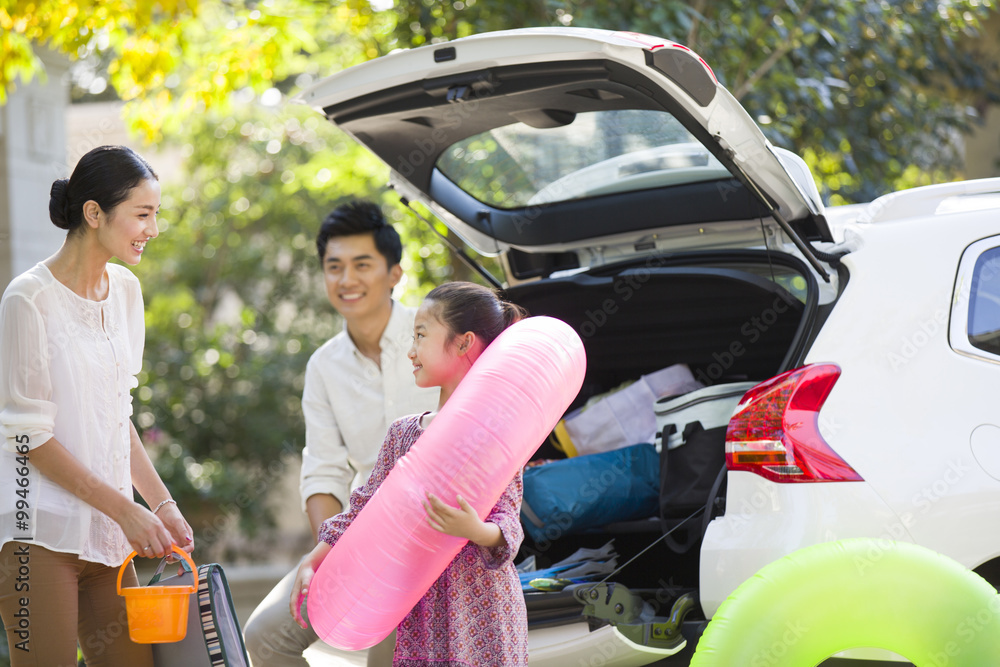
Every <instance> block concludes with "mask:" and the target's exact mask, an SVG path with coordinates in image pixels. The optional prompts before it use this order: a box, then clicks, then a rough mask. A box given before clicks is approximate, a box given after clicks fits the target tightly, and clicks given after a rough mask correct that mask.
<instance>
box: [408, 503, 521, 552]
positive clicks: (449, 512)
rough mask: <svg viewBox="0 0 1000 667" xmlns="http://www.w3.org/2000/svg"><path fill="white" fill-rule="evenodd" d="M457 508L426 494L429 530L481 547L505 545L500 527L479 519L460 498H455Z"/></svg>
mask: <svg viewBox="0 0 1000 667" xmlns="http://www.w3.org/2000/svg"><path fill="white" fill-rule="evenodd" d="M455 499H456V500H457V501H458V507H452V506H450V505H447V504H445V503H443V502H441V500H440V499H439V498H438V497H437V496H435V495H434V494H433V493H428V494H427V500H425V501H424V509H425V510H426V511H427V523H428V524H429V525H430V527H431V528H433V529H434V530H436V531H438V532H439V533H444V534H445V535H452V536H454V537H464V538H465V539H467V540H469V541H471V542H475V543H476V544H478V545H479V546H481V547H498V546H501V545H503V544H506V543H507V540H506V539H504V536H503V533H502V532H501V531H500V527H499V526H497V525H496V524H495V523H489V522H487V521H483V520H482V519H480V518H479V515H478V514H477V513H476V510H475V509H474V508H473V507H472V505H470V504H469V503H468V502H466V500H465V498H463V497H462V496H456V497H455Z"/></svg>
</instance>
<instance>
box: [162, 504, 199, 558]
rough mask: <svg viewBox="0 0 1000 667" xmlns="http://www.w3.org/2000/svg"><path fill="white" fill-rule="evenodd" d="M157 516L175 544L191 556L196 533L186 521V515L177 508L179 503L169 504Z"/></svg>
mask: <svg viewBox="0 0 1000 667" xmlns="http://www.w3.org/2000/svg"><path fill="white" fill-rule="evenodd" d="M156 516H157V517H158V518H159V519H160V521H161V522H162V523H163V526H164V528H166V529H167V531H168V532H169V533H170V537H171V538H172V539H173V541H174V544H176V545H177V546H179V547H180V548H181V549H182V550H184V551H185V552H187V553H189V554H190V553H191V552H193V551H194V537H192V535H193V534H194V533H193V531H192V530H191V526H190V524H188V522H187V521H185V520H184V515H182V514H181V511H180V510H179V509H178V508H177V503H167V504H166V505H164V506H163V507H161V508H160V511H159V512H157V513H156Z"/></svg>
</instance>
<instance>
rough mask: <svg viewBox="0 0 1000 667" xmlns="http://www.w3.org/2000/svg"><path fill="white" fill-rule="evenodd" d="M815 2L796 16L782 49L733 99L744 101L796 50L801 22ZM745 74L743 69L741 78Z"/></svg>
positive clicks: (738, 89)
mask: <svg viewBox="0 0 1000 667" xmlns="http://www.w3.org/2000/svg"><path fill="white" fill-rule="evenodd" d="M813 2H814V0H809V2H807V3H806V4H805V5H804V6H803V7H802V9H801V10H800V11H799V13H798V14H796V15H795V28H794V29H793V31H792V34H790V35H789V36H788V39H787V40H786V41H785V43H784V44H783V45H782V46H781V48H778V49H776V50H774V51H772V52H771V55H769V56H768V57H767V59H766V60H765V61H764V62H763V63H761V65H760V67H758V68H757V69H756V70H754V72H753V74H751V75H750V76H749V77H747V79H746V81H743V82H742V83H740V84H739V85H738V86H737V88H736V90H735V92H734V93H733V97H735V98H736V100H737V101H739V100H741V99H743V96H744V95H746V94H747V93H749V92H750V91H751V90H753V87H754V86H755V85H757V82H758V81H760V80H761V79H762V78H764V75H765V74H767V73H768V71H770V69H771V68H772V67H774V66H775V65H776V64H777V63H778V61H779V60H781V59H782V58H784V57H785V56H787V55H788V54H789V53H790V52H791V50H792V49H793V48H795V40H796V39H798V37H799V36H800V35H802V28H800V27H799V26H800V25H801V20H802V19H803V18H804V17H806V16H809V11H810V10H811V9H812V6H813ZM745 72H746V69H745V68H741V71H740V76H742V75H743V74H744V73H745Z"/></svg>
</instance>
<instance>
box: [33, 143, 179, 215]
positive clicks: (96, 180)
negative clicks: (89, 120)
mask: <svg viewBox="0 0 1000 667" xmlns="http://www.w3.org/2000/svg"><path fill="white" fill-rule="evenodd" d="M147 179H151V180H154V181H155V180H159V176H157V175H156V172H155V171H153V168H152V167H150V166H149V163H148V162H146V161H145V160H143V159H142V158H141V157H140V156H139V155H138V154H137V153H136V152H135V151H133V150H132V149H131V148H126V147H125V146H99V147H97V148H95V149H93V150H92V151H90V152H89V153H87V154H86V155H84V156H83V157H82V158H80V161H79V162H77V163H76V168H75V169H73V174H72V175H71V176H70V177H69V178H61V179H59V180H58V181H56V182H55V183H53V184H52V189H51V190H50V191H49V218H51V219H52V223H53V224H54V225H55V226H56V227H58V228H60V229H67V230H69V231H70V232H72V231H74V230H76V229H77V228H79V227H80V224H81V223H82V222H83V205H84V204H85V203H86V202H88V201H90V200H93V201H95V202H97V205H98V206H100V207H101V210H102V211H104V212H105V213H107V214H110V213H111V211H112V210H114V208H115V206H118V204H121V203H122V202H123V201H125V200H126V199H128V195H129V192H131V191H132V188H134V187H136V186H137V185H139V184H140V183H141V182H142V181H144V180H147Z"/></svg>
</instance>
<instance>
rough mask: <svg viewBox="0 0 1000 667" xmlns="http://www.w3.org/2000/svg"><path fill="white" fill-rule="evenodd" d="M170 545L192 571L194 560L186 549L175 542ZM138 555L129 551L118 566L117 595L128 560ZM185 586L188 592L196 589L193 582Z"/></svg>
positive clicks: (164, 558)
mask: <svg viewBox="0 0 1000 667" xmlns="http://www.w3.org/2000/svg"><path fill="white" fill-rule="evenodd" d="M171 547H172V548H173V550H174V551H175V552H177V553H178V554H179V555H180V556H182V557H183V558H184V560H186V561H187V562H188V563H189V564H190V565H191V571H192V572H194V571H195V570H196V569H197V568H196V567H195V564H194V561H193V560H191V556H188V555H187V552H186V551H184V550H183V549H181V548H180V547H179V546H177V545H176V544H173V545H171ZM138 555H139V554H138V552H136V551H133V552H132V553H130V554H129V555H128V558H126V559H125V562H124V563H122V565H121V567H120V568H118V595H121V594H122V575H123V574H125V568H126V567H127V566H128V564H129V562H130V561H131V560H132V559H133V558H135V557H136V556H138ZM163 560H166V556H164V557H163ZM161 565H162V563H161ZM185 588H189V589H190V590H189V591H188V593H194V592H195V590H196V589H197V586H195V585H194V584H192V585H190V586H185Z"/></svg>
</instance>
